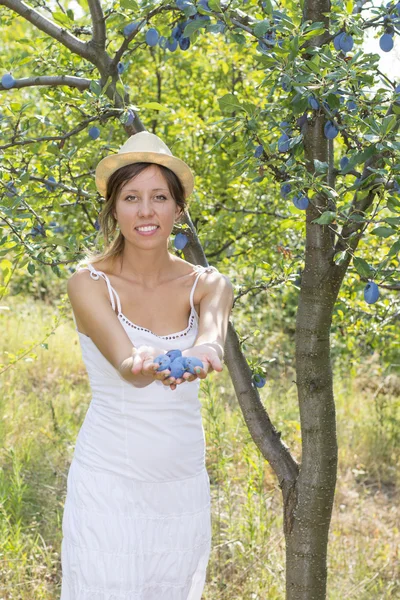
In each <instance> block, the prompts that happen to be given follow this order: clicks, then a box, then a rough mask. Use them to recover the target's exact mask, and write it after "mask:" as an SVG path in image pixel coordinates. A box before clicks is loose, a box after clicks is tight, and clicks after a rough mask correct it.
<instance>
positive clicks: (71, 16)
mask: <svg viewBox="0 0 400 600" xmlns="http://www.w3.org/2000/svg"><path fill="white" fill-rule="evenodd" d="M67 15H68V17H69V18H70V19H71V21H75V15H74V11H73V10H71V9H70V8H68V9H67Z"/></svg>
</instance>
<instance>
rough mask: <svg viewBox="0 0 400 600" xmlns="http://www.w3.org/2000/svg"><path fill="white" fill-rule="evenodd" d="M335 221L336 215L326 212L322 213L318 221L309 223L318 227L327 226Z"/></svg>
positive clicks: (329, 211)
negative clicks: (316, 224)
mask: <svg viewBox="0 0 400 600" xmlns="http://www.w3.org/2000/svg"><path fill="white" fill-rule="evenodd" d="M335 219H336V213H335V212H333V211H331V210H326V211H325V212H323V213H322V215H321V216H319V217H318V219H314V220H313V221H311V223H318V224H319V225H328V223H332V221H334V220H335Z"/></svg>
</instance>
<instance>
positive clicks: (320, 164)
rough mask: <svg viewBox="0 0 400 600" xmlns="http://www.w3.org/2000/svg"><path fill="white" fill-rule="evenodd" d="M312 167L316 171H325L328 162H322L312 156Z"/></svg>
mask: <svg viewBox="0 0 400 600" xmlns="http://www.w3.org/2000/svg"><path fill="white" fill-rule="evenodd" d="M314 167H315V170H316V171H317V173H318V172H319V173H326V171H327V170H328V163H327V162H322V161H320V160H318V159H317V158H314Z"/></svg>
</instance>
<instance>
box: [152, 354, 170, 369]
mask: <svg viewBox="0 0 400 600" xmlns="http://www.w3.org/2000/svg"><path fill="white" fill-rule="evenodd" d="M153 362H155V363H157V364H158V365H159V367H158V369H157V371H164V369H169V367H170V365H171V359H170V358H169V356H167V355H166V354H160V356H157V357H156V358H155V359H154V360H153Z"/></svg>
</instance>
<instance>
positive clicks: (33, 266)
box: [28, 262, 36, 275]
mask: <svg viewBox="0 0 400 600" xmlns="http://www.w3.org/2000/svg"><path fill="white" fill-rule="evenodd" d="M35 270H36V267H35V263H32V262H31V263H29V265H28V271H29V273H30V274H31V275H34V273H35Z"/></svg>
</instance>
